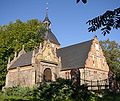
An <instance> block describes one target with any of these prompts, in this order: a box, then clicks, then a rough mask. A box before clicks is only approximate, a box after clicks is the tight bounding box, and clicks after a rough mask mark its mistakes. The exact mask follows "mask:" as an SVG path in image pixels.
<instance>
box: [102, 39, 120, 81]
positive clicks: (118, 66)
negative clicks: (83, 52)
mask: <svg viewBox="0 0 120 101" xmlns="http://www.w3.org/2000/svg"><path fill="white" fill-rule="evenodd" d="M100 45H101V47H102V49H103V52H104V55H105V57H106V60H107V63H108V66H109V67H110V70H112V71H113V72H114V73H115V74H117V78H119V81H120V45H119V44H118V43H117V42H115V41H110V40H109V39H108V40H106V41H100Z"/></svg>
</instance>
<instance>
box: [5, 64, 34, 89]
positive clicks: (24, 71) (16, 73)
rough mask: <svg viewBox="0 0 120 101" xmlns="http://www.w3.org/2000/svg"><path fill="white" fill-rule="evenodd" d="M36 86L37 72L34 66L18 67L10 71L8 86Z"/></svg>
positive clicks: (7, 80) (7, 79)
mask: <svg viewBox="0 0 120 101" xmlns="http://www.w3.org/2000/svg"><path fill="white" fill-rule="evenodd" d="M34 84H35V71H34V69H33V68H32V66H26V67H22V68H21V67H17V68H16V69H12V70H9V71H8V74H7V76H6V86H7V87H9V86H32V85H34Z"/></svg>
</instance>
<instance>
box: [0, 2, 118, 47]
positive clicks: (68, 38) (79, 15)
mask: <svg viewBox="0 0 120 101" xmlns="http://www.w3.org/2000/svg"><path fill="white" fill-rule="evenodd" d="M46 2H48V3H49V4H48V6H49V11H48V12H49V19H50V20H51V22H52V26H51V29H52V32H53V33H54V34H55V35H56V37H57V38H58V40H59V42H60V43H61V45H62V46H68V45H71V44H75V43H79V42H82V41H87V40H90V39H92V38H93V37H94V35H97V36H98V39H99V40H106V39H108V38H109V39H110V40H116V41H117V42H118V43H120V30H112V32H111V33H110V35H106V36H103V35H101V32H100V31H97V32H94V33H91V32H88V29H87V28H88V25H86V22H87V21H88V20H89V19H92V18H94V17H96V16H98V15H100V14H103V13H104V12H105V11H106V10H113V9H114V8H117V7H120V0H88V3H87V4H83V3H81V2H80V3H79V4H76V3H75V0H0V25H4V24H8V23H9V22H14V21H15V20H16V19H20V20H22V21H27V20H30V19H39V20H41V21H42V20H43V19H44V17H45V8H46Z"/></svg>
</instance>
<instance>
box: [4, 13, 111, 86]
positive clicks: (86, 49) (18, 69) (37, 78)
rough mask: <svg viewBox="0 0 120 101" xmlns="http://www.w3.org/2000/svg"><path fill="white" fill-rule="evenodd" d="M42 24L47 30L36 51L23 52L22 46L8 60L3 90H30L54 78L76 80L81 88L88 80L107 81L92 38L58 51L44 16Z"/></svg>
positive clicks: (102, 56) (106, 71) (103, 59)
mask: <svg viewBox="0 0 120 101" xmlns="http://www.w3.org/2000/svg"><path fill="white" fill-rule="evenodd" d="M43 23H45V24H46V26H47V31H46V32H45V37H44V42H43V43H40V46H39V48H38V49H34V50H33V51H30V52H26V51H25V50H24V46H23V48H22V50H21V51H20V52H19V53H18V55H15V57H14V59H13V60H11V61H10V59H9V60H8V64H7V71H8V72H7V75H6V84H5V87H11V86H25V87H32V86H34V85H37V84H39V83H41V82H49V81H56V79H57V78H64V79H76V78H77V80H78V81H79V83H80V84H81V85H82V84H89V83H90V82H88V81H102V80H103V81H106V80H108V72H109V67H108V65H107V62H106V59H105V57H104V54H103V51H102V49H101V47H100V44H99V41H98V38H97V37H96V36H95V37H94V38H93V39H91V40H88V41H85V42H81V43H77V44H74V45H70V46H67V47H63V48H61V47H60V43H59V41H58V40H57V38H56V37H55V35H54V34H53V33H52V31H51V28H50V26H51V21H50V20H49V17H48V14H47V13H46V16H45V19H44V21H43ZM103 83H104V84H105V83H106V82H103Z"/></svg>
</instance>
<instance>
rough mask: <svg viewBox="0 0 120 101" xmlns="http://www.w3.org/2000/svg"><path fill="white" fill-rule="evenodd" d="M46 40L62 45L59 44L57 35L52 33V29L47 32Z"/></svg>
mask: <svg viewBox="0 0 120 101" xmlns="http://www.w3.org/2000/svg"><path fill="white" fill-rule="evenodd" d="M45 40H49V41H50V42H52V43H54V44H57V45H60V43H59V42H58V40H57V38H56V37H55V35H54V34H53V33H52V31H51V29H49V30H47V31H46V32H45Z"/></svg>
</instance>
